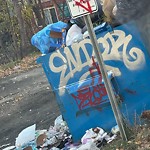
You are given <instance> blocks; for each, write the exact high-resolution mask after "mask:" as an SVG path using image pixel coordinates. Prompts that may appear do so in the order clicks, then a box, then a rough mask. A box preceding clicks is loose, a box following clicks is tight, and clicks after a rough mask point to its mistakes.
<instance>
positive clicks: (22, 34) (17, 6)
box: [12, 0, 27, 58]
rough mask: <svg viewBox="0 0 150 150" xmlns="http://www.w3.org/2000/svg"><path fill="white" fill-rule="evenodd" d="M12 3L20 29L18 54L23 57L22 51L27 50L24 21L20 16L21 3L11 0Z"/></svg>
mask: <svg viewBox="0 0 150 150" xmlns="http://www.w3.org/2000/svg"><path fill="white" fill-rule="evenodd" d="M12 2H13V5H14V10H15V13H16V16H17V19H18V24H19V29H20V37H21V42H20V56H21V58H23V56H24V52H25V51H26V50H27V39H26V28H25V22H24V20H23V17H22V11H21V10H22V4H21V3H20V2H18V0H12Z"/></svg>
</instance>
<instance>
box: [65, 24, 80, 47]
mask: <svg viewBox="0 0 150 150" xmlns="http://www.w3.org/2000/svg"><path fill="white" fill-rule="evenodd" d="M82 39H83V35H82V30H81V28H79V27H78V26H77V25H76V24H74V25H72V26H71V28H70V29H69V30H68V33H67V36H66V45H67V46H69V45H72V44H73V43H76V42H79V41H81V40H82Z"/></svg>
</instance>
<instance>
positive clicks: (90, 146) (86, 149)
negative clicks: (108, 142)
mask: <svg viewBox="0 0 150 150" xmlns="http://www.w3.org/2000/svg"><path fill="white" fill-rule="evenodd" d="M77 150H99V148H98V147H96V144H95V143H93V142H88V143H86V144H83V145H81V146H80V147H79V148H78V149H77Z"/></svg>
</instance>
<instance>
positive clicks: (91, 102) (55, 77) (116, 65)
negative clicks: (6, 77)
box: [37, 22, 150, 141]
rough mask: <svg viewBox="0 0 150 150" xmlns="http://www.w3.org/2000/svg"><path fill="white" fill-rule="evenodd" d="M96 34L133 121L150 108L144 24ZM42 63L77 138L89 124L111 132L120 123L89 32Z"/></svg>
mask: <svg viewBox="0 0 150 150" xmlns="http://www.w3.org/2000/svg"><path fill="white" fill-rule="evenodd" d="M106 29H107V28H106ZM86 37H87V36H86ZM96 37H97V40H98V43H99V47H100V51H101V53H102V56H103V59H104V63H105V66H106V69H107V72H108V77H109V79H110V81H111V84H112V87H113V90H114V93H115V95H116V96H117V95H120V96H121V102H120V109H121V112H122V113H123V115H124V117H125V118H126V119H128V120H129V121H130V122H131V123H133V121H134V117H135V112H136V113H137V114H140V113H141V112H142V111H144V110H146V109H150V101H149V98H150V92H149V88H148V87H150V82H149V79H150V75H149V74H150V67H149V66H150V59H149V54H148V52H147V49H146V48H145V45H144V43H143V41H142V38H141V35H140V32H139V29H138V27H136V25H135V22H130V23H127V24H124V25H121V26H118V27H116V28H114V29H113V31H111V32H109V31H107V30H105V31H104V30H99V31H98V32H96ZM37 62H38V63H40V64H42V67H43V69H44V71H45V74H46V77H47V78H48V81H49V84H50V85H51V87H52V90H53V91H54V93H55V95H56V100H57V103H58V105H59V108H60V111H61V113H62V116H63V118H64V120H65V121H66V122H67V125H68V127H69V130H70V132H71V134H72V136H73V140H74V141H78V140H80V139H81V137H82V136H83V135H84V133H85V131H86V130H87V129H89V128H94V127H97V126H99V127H101V128H103V129H105V130H106V131H107V130H110V129H111V128H112V127H113V126H115V125H116V121H115V118H114V115H113V112H112V108H111V106H110V102H109V99H108V95H107V92H106V89H105V86H104V82H103V79H102V77H101V73H100V69H99V68H98V67H97V62H96V58H95V55H94V51H93V47H92V44H91V42H90V39H89V38H88V37H87V38H85V39H84V40H82V41H81V42H80V43H74V44H73V45H71V46H68V47H65V48H61V49H59V50H57V51H54V52H53V53H49V54H47V55H45V56H41V57H39V58H38V59H37ZM114 81H115V82H114Z"/></svg>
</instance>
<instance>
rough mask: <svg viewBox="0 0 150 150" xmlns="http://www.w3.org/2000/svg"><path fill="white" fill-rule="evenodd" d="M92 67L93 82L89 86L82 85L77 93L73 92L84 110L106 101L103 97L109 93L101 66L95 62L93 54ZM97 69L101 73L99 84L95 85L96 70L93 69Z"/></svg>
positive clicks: (90, 70)
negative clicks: (103, 82)
mask: <svg viewBox="0 0 150 150" xmlns="http://www.w3.org/2000/svg"><path fill="white" fill-rule="evenodd" d="M92 61H93V63H92V67H91V68H90V69H89V72H90V76H91V77H92V82H91V84H90V85H89V86H88V87H87V86H86V87H82V88H81V89H79V90H78V91H77V95H74V94H72V97H73V98H74V99H75V100H76V103H77V105H78V108H79V109H80V110H83V109H84V108H86V107H89V106H96V105H99V104H101V103H103V102H106V101H107V99H104V100H102V99H103V97H104V96H106V95H107V92H106V89H105V86H104V84H102V75H101V72H100V68H99V66H98V64H97V63H96V62H95V60H94V57H93V56H92ZM94 69H96V70H97V72H98V74H99V79H98V84H97V85H94V81H95V80H94V78H95V75H94V72H93V70H94ZM93 85H94V86H93Z"/></svg>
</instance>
